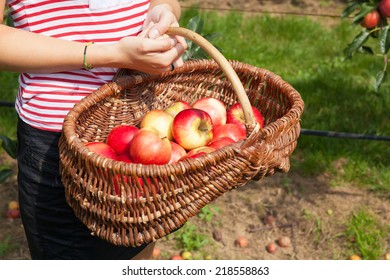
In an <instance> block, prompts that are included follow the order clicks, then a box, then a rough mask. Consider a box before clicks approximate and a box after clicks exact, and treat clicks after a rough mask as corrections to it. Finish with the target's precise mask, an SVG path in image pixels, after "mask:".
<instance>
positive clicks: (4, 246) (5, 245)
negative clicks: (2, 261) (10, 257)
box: [0, 235, 14, 258]
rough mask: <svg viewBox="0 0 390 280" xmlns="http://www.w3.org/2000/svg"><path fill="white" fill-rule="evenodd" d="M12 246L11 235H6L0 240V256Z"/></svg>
mask: <svg viewBox="0 0 390 280" xmlns="http://www.w3.org/2000/svg"><path fill="white" fill-rule="evenodd" d="M13 248H14V245H13V244H12V243H11V237H10V236H9V235H7V236H6V237H5V238H4V239H3V240H2V241H0V258H1V257H3V256H5V255H6V254H7V253H8V252H9V251H11V250H12V249H13Z"/></svg>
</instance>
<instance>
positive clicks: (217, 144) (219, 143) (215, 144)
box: [207, 137, 236, 150]
mask: <svg viewBox="0 0 390 280" xmlns="http://www.w3.org/2000/svg"><path fill="white" fill-rule="evenodd" d="M235 142H236V141H234V140H233V139H232V138H229V137H221V138H218V139H215V140H213V141H211V142H210V144H208V145H207V146H209V147H211V148H214V149H216V150H219V149H221V148H223V147H225V146H228V145H230V144H233V143H235Z"/></svg>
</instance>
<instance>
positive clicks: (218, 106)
mask: <svg viewBox="0 0 390 280" xmlns="http://www.w3.org/2000/svg"><path fill="white" fill-rule="evenodd" d="M192 107H193V108H196V109H200V110H203V111H205V112H207V113H208V114H209V115H210V117H211V120H212V122H213V126H214V127H216V126H219V125H223V124H225V123H226V107H225V104H224V103H223V102H222V101H221V100H219V99H217V98H214V97H203V98H201V99H199V100H197V101H195V102H194V103H193V104H192Z"/></svg>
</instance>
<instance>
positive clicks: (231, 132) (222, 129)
mask: <svg viewBox="0 0 390 280" xmlns="http://www.w3.org/2000/svg"><path fill="white" fill-rule="evenodd" d="M213 133H214V137H213V141H215V140H217V139H220V138H223V137H228V138H231V139H233V140H234V142H237V141H240V140H243V139H245V138H246V129H245V127H243V126H241V125H238V124H234V123H226V124H224V125H220V126H217V127H215V128H214V129H213Z"/></svg>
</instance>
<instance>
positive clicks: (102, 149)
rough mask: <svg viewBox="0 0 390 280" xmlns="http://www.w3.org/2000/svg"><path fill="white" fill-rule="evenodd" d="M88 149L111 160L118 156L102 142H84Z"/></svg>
mask: <svg viewBox="0 0 390 280" xmlns="http://www.w3.org/2000/svg"><path fill="white" fill-rule="evenodd" d="M85 146H87V147H88V149H89V150H91V151H92V152H94V153H95V154H98V155H101V156H104V157H106V158H110V159H113V160H117V158H118V156H117V154H116V153H115V151H114V149H113V148H111V146H109V145H108V144H106V143H104V142H88V143H86V144H85Z"/></svg>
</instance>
